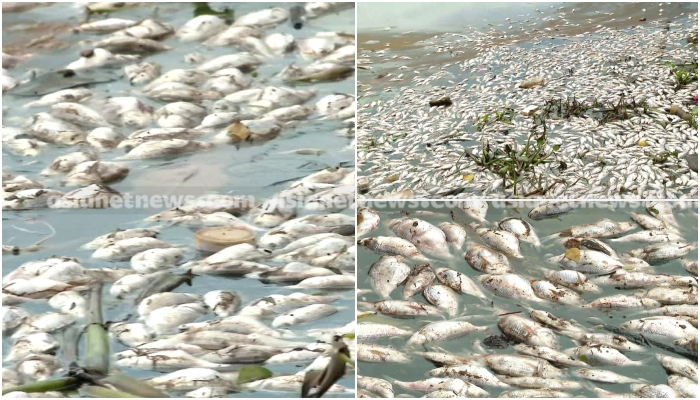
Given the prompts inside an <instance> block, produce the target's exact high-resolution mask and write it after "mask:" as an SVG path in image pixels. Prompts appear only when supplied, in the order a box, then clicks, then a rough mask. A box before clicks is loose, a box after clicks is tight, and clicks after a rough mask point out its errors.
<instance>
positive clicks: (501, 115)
mask: <svg viewBox="0 0 700 400" xmlns="http://www.w3.org/2000/svg"><path fill="white" fill-rule="evenodd" d="M513 118H515V110H514V109H512V108H510V107H506V108H504V109H503V110H497V111H496V112H495V114H494V115H493V118H491V119H489V115H488V114H484V115H483V116H482V117H479V119H478V121H477V123H476V130H477V131H478V132H481V131H482V130H484V128H485V127H486V125H488V124H490V123H496V122H503V123H505V124H512V123H513Z"/></svg>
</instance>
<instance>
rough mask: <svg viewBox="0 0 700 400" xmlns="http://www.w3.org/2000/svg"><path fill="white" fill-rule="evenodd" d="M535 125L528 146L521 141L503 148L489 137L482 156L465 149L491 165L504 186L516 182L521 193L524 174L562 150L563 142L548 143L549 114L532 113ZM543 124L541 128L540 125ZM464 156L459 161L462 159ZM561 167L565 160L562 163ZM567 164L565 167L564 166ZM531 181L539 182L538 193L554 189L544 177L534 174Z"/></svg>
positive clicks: (481, 163) (484, 164)
mask: <svg viewBox="0 0 700 400" xmlns="http://www.w3.org/2000/svg"><path fill="white" fill-rule="evenodd" d="M532 119H533V129H532V131H531V132H530V134H529V135H528V137H527V142H526V143H525V145H524V146H522V147H520V148H519V147H518V144H517V143H513V144H512V145H511V144H505V146H503V148H498V147H495V146H494V147H492V146H491V144H490V143H489V141H488V140H486V141H483V142H482V149H481V155H480V156H479V157H477V156H475V155H473V154H471V153H469V152H468V151H465V152H464V154H465V155H466V156H468V157H469V158H470V159H471V161H473V162H474V163H475V164H476V165H478V166H479V167H482V168H484V169H488V170H490V171H491V172H494V173H496V174H498V175H499V176H501V177H502V178H503V186H504V187H506V186H507V183H508V182H510V183H511V184H512V186H513V195H515V196H517V195H518V182H519V181H522V179H521V178H523V177H524V175H526V174H528V173H531V172H533V171H534V170H535V167H536V166H538V165H541V164H551V163H556V162H557V161H556V160H555V157H553V156H552V155H553V154H554V153H556V152H557V151H559V148H560V145H554V146H549V149H547V148H548V144H547V140H548V132H547V125H546V117H544V116H543V115H541V114H538V113H534V114H533V115H532ZM540 126H541V127H542V131H541V132H540V131H539V130H538V129H537V128H538V127H540ZM461 158H462V157H460V159H459V160H458V161H457V162H458V163H459V161H460V160H461ZM560 167H561V164H560ZM564 168H565V167H564ZM528 179H529V180H530V181H531V183H533V184H534V183H537V182H538V183H539V185H538V188H539V189H538V190H537V191H536V192H537V193H539V192H542V193H541V194H544V193H545V192H546V191H547V190H549V189H551V187H552V185H550V186H549V188H543V187H542V177H541V176H540V177H537V176H530V177H528Z"/></svg>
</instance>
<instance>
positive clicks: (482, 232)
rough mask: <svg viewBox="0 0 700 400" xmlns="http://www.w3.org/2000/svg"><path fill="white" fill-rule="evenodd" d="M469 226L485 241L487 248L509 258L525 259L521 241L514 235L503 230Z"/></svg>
mask: <svg viewBox="0 0 700 400" xmlns="http://www.w3.org/2000/svg"><path fill="white" fill-rule="evenodd" d="M469 225H470V227H472V228H473V229H474V230H475V231H476V233H477V234H478V235H479V236H481V240H483V241H484V243H485V244H486V245H487V246H489V247H491V248H493V249H495V250H498V251H500V252H502V253H503V254H505V255H507V256H510V257H514V258H523V255H522V254H521V253H520V241H519V240H518V237H517V236H515V235H514V234H512V233H510V232H508V231H503V230H492V229H486V228H478V225H476V224H469Z"/></svg>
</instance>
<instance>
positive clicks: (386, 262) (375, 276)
mask: <svg viewBox="0 0 700 400" xmlns="http://www.w3.org/2000/svg"><path fill="white" fill-rule="evenodd" d="M410 273H411V267H409V266H408V265H406V264H405V263H404V262H403V259H402V258H401V257H394V256H382V258H380V259H379V261H377V262H375V263H374V264H372V266H371V267H370V269H369V277H370V284H371V285H372V288H373V289H374V291H375V292H376V293H377V294H379V295H380V296H382V297H384V298H389V295H390V294H391V292H392V291H393V290H394V289H396V287H397V286H399V285H400V284H402V283H403V282H404V281H405V280H406V278H408V276H409V274H410Z"/></svg>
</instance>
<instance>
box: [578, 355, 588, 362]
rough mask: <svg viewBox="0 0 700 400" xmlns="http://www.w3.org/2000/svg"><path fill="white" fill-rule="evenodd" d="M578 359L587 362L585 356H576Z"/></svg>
mask: <svg viewBox="0 0 700 400" xmlns="http://www.w3.org/2000/svg"><path fill="white" fill-rule="evenodd" d="M578 359H579V360H581V361H583V362H588V357H587V356H586V355H585V354H581V355H580V356H578Z"/></svg>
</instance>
